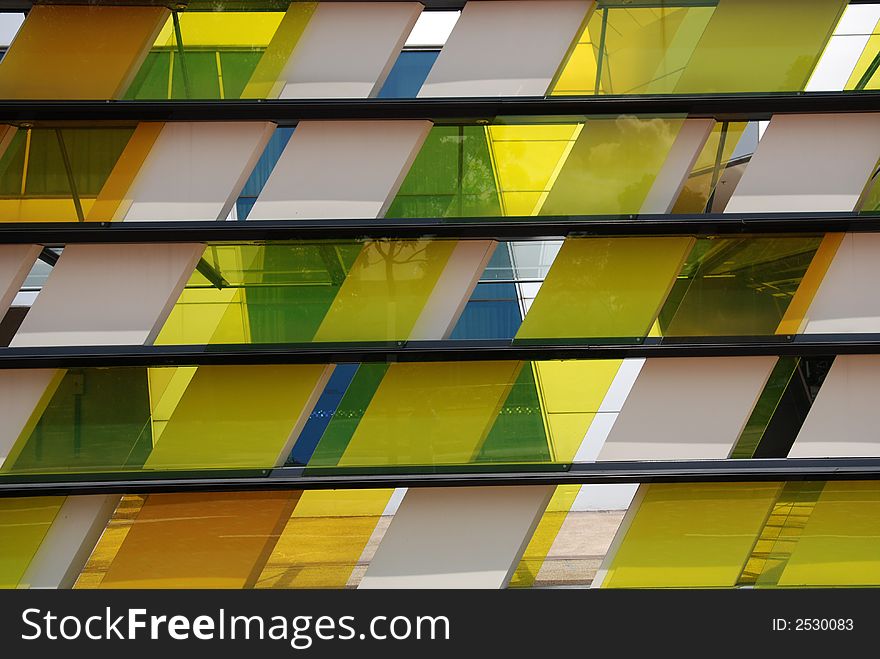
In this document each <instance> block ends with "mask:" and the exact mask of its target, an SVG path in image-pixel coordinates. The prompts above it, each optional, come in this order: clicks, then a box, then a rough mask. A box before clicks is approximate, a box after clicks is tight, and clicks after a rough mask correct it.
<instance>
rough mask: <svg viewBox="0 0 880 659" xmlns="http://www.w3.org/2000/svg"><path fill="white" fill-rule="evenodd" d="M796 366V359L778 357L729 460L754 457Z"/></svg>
mask: <svg viewBox="0 0 880 659" xmlns="http://www.w3.org/2000/svg"><path fill="white" fill-rule="evenodd" d="M797 364H798V357H780V358H779V360H778V361H777V362H776V366H774V367H773V371H772V372H771V373H770V377H769V378H768V379H767V384H765V385H764V390H763V391H762V392H761V395H760V397H759V398H758V402H757V403H756V404H755V409H753V410H752V415H751V416H750V417H749V420H748V421H747V422H746V427H745V428H743V431H742V433H741V434H740V436H739V439H738V440H737V441H736V445H735V446H734V447H733V451H731V452H730V457H731V458H751V457H752V456H754V454H755V449H757V448H758V444H759V443H760V441H761V438H762V437H763V436H764V431H765V430H766V429H767V425H768V424H769V423H770V419H771V418H772V417H773V413H774V412H775V411H776V407H777V406H778V405H779V401H780V400H781V399H782V394H784V393H785V388H786V387H787V386H788V383H789V382H790V381H791V376H792V375H794V372H795V369H796V368H797Z"/></svg>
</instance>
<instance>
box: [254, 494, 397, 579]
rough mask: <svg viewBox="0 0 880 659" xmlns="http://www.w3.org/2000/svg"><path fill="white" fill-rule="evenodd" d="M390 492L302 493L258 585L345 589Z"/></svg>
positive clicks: (386, 503) (388, 498) (389, 496)
mask: <svg viewBox="0 0 880 659" xmlns="http://www.w3.org/2000/svg"><path fill="white" fill-rule="evenodd" d="M392 492H393V490H310V491H306V492H303V494H302V497H300V500H299V503H298V504H297V506H296V508H295V509H294V511H293V515H292V516H291V518H290V521H288V523H287V526H286V527H285V528H284V531H282V533H281V537H280V538H278V543H277V544H276V545H275V549H274V551H273V552H272V555H271V556H270V557H269V560H268V561H267V563H266V566H265V567H264V568H263V572H262V574H261V575H260V578H259V580H258V581H257V583H256V587H257V588H344V587H345V585H346V584H347V583H348V581H349V579H350V577H351V574H352V571H353V570H354V568H355V566H356V565H357V563H358V560H359V559H360V557H361V555H362V554H363V552H364V548H365V547H366V546H367V542H368V541H369V540H370V537H371V536H372V534H373V531H374V530H375V528H376V524H377V522H378V521H379V518H380V516H381V515H382V513H383V512H384V510H385V507H386V506H387V505H388V501H389V500H390V499H391V493H392Z"/></svg>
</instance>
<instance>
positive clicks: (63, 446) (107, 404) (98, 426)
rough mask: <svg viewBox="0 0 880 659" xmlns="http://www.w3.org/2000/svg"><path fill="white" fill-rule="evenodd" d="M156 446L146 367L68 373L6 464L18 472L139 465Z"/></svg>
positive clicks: (6, 467)
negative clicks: (34, 425) (28, 434)
mask: <svg viewBox="0 0 880 659" xmlns="http://www.w3.org/2000/svg"><path fill="white" fill-rule="evenodd" d="M151 449H152V433H151V426H150V397H149V388H148V383H147V369H146V368H111V369H97V368H90V369H75V370H70V371H68V372H67V373H66V374H65V375H64V378H63V379H62V380H61V383H60V384H59V386H58V389H57V390H56V391H55V393H54V395H53V396H52V399H51V400H50V401H49V405H48V407H47V408H46V410H45V411H44V412H43V414H42V416H41V417H40V420H39V422H38V423H37V425H36V427H35V428H34V429H33V431H32V432H31V434H30V437H28V439H27V440H26V441H25V442H24V444H23V446H21V448H20V449H17V448H16V449H13V452H16V451H17V454H16V455H15V457H14V459H12V456H11V457H10V459H9V460H7V462H6V463H5V464H4V465H3V471H12V472H39V473H46V472H74V473H75V472H82V471H95V470H117V469H127V468H138V467H141V466H142V465H143V464H144V461H145V460H146V458H147V456H148V455H149V453H150V450H151Z"/></svg>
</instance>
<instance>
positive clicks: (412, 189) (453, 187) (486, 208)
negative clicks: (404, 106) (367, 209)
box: [386, 126, 502, 218]
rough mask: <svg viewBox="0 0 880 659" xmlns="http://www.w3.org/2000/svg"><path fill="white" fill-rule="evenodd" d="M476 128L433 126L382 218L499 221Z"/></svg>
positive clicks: (482, 133)
mask: <svg viewBox="0 0 880 659" xmlns="http://www.w3.org/2000/svg"><path fill="white" fill-rule="evenodd" d="M501 214H502V213H501V202H500V200H499V197H498V188H497V185H496V181H495V174H494V170H493V167H492V159H491V156H490V153H489V145H488V142H487V139H486V130H485V128H483V127H482V126H435V127H434V128H432V129H431V132H430V133H429V134H428V137H427V139H426V140H425V143H424V145H423V146H422V148H421V150H420V151H419V154H418V156H416V159H415V161H414V162H413V165H412V167H411V168H410V170H409V173H408V174H407V176H406V178H405V179H404V181H403V184H402V185H401V186H400V191H399V192H398V193H397V196H396V197H395V198H394V201H393V202H392V203H391V206H390V207H389V209H388V212H387V214H386V217H389V218H408V217H469V216H497V215H501Z"/></svg>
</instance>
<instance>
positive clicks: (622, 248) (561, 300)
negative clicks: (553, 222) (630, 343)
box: [516, 237, 694, 339]
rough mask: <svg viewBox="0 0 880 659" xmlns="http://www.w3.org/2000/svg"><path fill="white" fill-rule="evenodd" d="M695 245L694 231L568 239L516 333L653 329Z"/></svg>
mask: <svg viewBox="0 0 880 659" xmlns="http://www.w3.org/2000/svg"><path fill="white" fill-rule="evenodd" d="M693 245H694V239H693V238H689V237H680V238H678V237H675V238H665V237H662V238H569V239H567V240H566V241H565V243H563V245H562V249H561V250H560V251H559V254H558V255H557V256H556V259H555V260H554V261H553V265H552V267H551V268H550V271H549V272H548V273H547V277H546V279H545V280H544V283H543V284H542V285H541V288H540V290H539V291H538V295H537V297H536V298H535V301H534V302H533V303H532V306H531V308H530V309H529V312H528V313H527V314H526V317H525V319H524V320H523V323H522V325H521V326H520V328H519V331H518V332H517V334H516V339H540V338H559V339H561V338H583V337H588V338H589V337H643V336H645V335H647V333H648V331H649V329H650V328H651V325H652V323H653V322H654V320H655V319H656V318H657V314H658V313H659V311H660V307H661V305H662V304H663V302H664V301H665V300H666V296H667V295H668V294H669V291H670V289H671V288H672V284H673V283H674V282H675V278H676V276H677V275H678V273H679V271H680V270H681V266H682V263H684V259H685V258H686V257H687V255H688V253H689V252H690V250H691V248H692V247H693Z"/></svg>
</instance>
